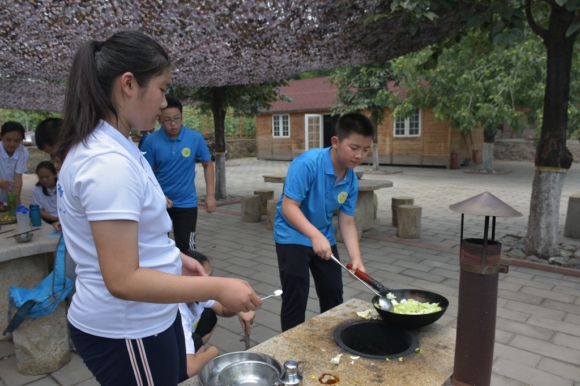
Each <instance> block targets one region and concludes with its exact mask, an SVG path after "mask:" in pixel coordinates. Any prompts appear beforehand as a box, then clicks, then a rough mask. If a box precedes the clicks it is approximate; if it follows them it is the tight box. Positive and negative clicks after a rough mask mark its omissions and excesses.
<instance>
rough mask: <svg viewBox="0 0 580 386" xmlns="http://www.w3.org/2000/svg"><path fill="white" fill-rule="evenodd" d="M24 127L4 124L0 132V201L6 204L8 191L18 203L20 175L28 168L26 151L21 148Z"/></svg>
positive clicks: (15, 123)
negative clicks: (14, 196) (12, 193)
mask: <svg viewBox="0 0 580 386" xmlns="http://www.w3.org/2000/svg"><path fill="white" fill-rule="evenodd" d="M23 140H24V127H23V126H22V125H21V124H20V123H18V122H6V123H4V124H3V125H2V130H1V131H0V201H2V202H7V201H8V200H7V194H8V191H14V192H16V194H17V196H18V202H20V192H21V190H22V173H26V172H27V171H28V168H27V167H26V162H27V161H28V149H26V148H25V147H24V146H22V141H23Z"/></svg>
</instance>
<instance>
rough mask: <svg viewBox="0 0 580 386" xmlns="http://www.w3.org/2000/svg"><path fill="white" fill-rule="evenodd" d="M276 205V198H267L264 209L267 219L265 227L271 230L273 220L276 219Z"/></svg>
mask: <svg viewBox="0 0 580 386" xmlns="http://www.w3.org/2000/svg"><path fill="white" fill-rule="evenodd" d="M277 206H278V200H268V201H267V202H266V209H267V212H268V213H267V216H268V217H267V220H268V222H267V223H266V229H269V230H271V231H273V230H274V220H275V219H276V208H277Z"/></svg>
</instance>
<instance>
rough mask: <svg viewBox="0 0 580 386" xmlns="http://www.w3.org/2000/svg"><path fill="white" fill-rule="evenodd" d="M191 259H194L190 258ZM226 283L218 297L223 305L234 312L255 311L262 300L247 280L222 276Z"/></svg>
mask: <svg viewBox="0 0 580 386" xmlns="http://www.w3.org/2000/svg"><path fill="white" fill-rule="evenodd" d="M190 260H193V259H191V258H190ZM220 280H224V285H223V286H221V290H220V293H219V295H218V296H216V299H215V300H217V301H218V302H219V303H220V304H221V305H223V306H224V307H226V308H227V309H228V310H230V311H231V312H234V313H236V314H237V313H239V312H248V311H255V310H256V309H257V308H258V307H260V306H261V305H262V300H261V299H260V297H259V296H258V295H256V293H255V292H254V290H253V289H252V287H251V286H250V284H248V282H247V281H245V280H240V279H232V278H220Z"/></svg>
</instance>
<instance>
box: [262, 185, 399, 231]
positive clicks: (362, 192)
mask: <svg viewBox="0 0 580 386" xmlns="http://www.w3.org/2000/svg"><path fill="white" fill-rule="evenodd" d="M262 177H264V182H274V183H284V182H285V181H286V174H270V175H263V176H262ZM392 187H393V182H392V181H388V180H365V179H360V180H358V198H357V200H356V211H357V214H356V217H357V218H356V220H357V222H360V224H361V226H362V231H363V232H364V231H368V230H369V229H371V228H372V227H373V222H374V219H375V206H374V201H373V196H374V194H375V190H378V189H383V188H392Z"/></svg>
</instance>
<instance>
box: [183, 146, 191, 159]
mask: <svg viewBox="0 0 580 386" xmlns="http://www.w3.org/2000/svg"><path fill="white" fill-rule="evenodd" d="M181 155H182V156H184V157H189V156H190V155H191V150H189V148H187V147H186V148H185V149H183V150H182V151H181Z"/></svg>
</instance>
